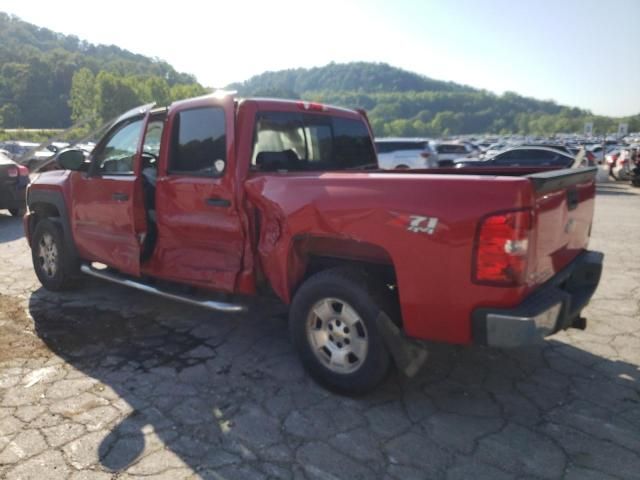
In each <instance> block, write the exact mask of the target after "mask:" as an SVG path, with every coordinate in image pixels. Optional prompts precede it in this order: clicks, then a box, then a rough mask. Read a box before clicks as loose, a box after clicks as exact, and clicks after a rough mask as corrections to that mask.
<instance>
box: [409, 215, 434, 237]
mask: <svg viewBox="0 0 640 480" xmlns="http://www.w3.org/2000/svg"><path fill="white" fill-rule="evenodd" d="M437 226H438V219H437V218H436V217H422V216H420V215H410V216H409V226H408V227H407V230H409V231H410V232H413V233H426V234H427V235H433V232H435V231H436V227H437Z"/></svg>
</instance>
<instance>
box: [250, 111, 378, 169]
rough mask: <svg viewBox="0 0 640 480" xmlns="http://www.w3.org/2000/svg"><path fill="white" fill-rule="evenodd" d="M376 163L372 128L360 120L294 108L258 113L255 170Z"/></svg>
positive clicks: (252, 160)
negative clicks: (304, 111)
mask: <svg viewBox="0 0 640 480" xmlns="http://www.w3.org/2000/svg"><path fill="white" fill-rule="evenodd" d="M376 165H377V161H376V156H375V152H374V149H373V144H372V142H371V137H370V136H369V131H368V130H367V127H366V125H365V123H364V122H362V121H360V120H352V119H347V118H340V117H329V116H325V115H313V114H301V113H294V112H261V113H259V114H258V115H257V119H256V131H255V139H254V146H253V156H252V159H251V166H252V169H254V170H261V171H274V170H286V171H323V170H347V169H355V168H363V167H368V166H376Z"/></svg>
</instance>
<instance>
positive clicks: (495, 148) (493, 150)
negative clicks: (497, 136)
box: [484, 143, 509, 158]
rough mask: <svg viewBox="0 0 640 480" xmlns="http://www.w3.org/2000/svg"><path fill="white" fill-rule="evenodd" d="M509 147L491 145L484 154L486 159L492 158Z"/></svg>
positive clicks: (505, 145) (498, 144)
mask: <svg viewBox="0 0 640 480" xmlns="http://www.w3.org/2000/svg"><path fill="white" fill-rule="evenodd" d="M508 147H509V145H508V144H506V143H493V144H491V145H489V146H488V147H487V149H486V150H485V152H484V157H485V158H491V157H493V156H495V155H497V154H498V153H500V152H501V151H503V150H504V149H505V148H508Z"/></svg>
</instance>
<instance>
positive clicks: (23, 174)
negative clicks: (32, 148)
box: [18, 165, 29, 177]
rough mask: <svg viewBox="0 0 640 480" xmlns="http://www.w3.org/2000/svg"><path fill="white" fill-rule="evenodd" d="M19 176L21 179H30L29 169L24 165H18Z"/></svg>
mask: <svg viewBox="0 0 640 480" xmlns="http://www.w3.org/2000/svg"><path fill="white" fill-rule="evenodd" d="M18 175H20V176H21V177H28V176H29V169H28V168H27V167H25V166H24V165H18Z"/></svg>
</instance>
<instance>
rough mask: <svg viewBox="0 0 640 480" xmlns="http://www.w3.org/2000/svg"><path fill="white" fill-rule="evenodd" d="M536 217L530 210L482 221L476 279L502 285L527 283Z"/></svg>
mask: <svg viewBox="0 0 640 480" xmlns="http://www.w3.org/2000/svg"><path fill="white" fill-rule="evenodd" d="M531 227H532V215H531V211H530V210H518V211H513V212H505V213H499V214H495V215H491V216H489V217H486V218H485V219H484V220H482V223H481V224H480V227H479V228H478V233H477V235H476V241H475V246H474V265H473V280H474V282H476V283H485V284H491V285H499V286H505V287H506V286H516V285H522V284H524V283H525V282H526V275H527V263H528V260H529V244H530V237H531Z"/></svg>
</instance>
